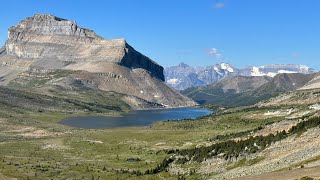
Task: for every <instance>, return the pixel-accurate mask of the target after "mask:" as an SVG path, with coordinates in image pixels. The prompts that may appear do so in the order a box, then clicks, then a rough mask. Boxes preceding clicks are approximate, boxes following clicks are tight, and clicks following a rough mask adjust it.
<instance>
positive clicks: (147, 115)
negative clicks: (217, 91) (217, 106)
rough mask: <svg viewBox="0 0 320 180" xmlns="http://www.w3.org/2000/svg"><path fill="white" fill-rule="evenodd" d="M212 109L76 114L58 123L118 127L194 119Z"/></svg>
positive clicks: (83, 126) (77, 125)
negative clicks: (114, 115)
mask: <svg viewBox="0 0 320 180" xmlns="http://www.w3.org/2000/svg"><path fill="white" fill-rule="evenodd" d="M211 113H212V111H209V110H207V109H202V108H194V107H188V108H174V109H154V110H142V111H131V112H129V113H127V114H125V115H124V116H121V117H106V116H77V117H69V118H66V119H64V120H62V121H61V122H60V123H61V124H63V125H67V126H72V127H78V128H88V129H89V128H90V129H98V128H118V127H130V126H150V125H151V124H153V123H156V122H159V121H165V120H181V119H189V118H191V119H195V118H197V117H201V116H206V115H209V114H211Z"/></svg>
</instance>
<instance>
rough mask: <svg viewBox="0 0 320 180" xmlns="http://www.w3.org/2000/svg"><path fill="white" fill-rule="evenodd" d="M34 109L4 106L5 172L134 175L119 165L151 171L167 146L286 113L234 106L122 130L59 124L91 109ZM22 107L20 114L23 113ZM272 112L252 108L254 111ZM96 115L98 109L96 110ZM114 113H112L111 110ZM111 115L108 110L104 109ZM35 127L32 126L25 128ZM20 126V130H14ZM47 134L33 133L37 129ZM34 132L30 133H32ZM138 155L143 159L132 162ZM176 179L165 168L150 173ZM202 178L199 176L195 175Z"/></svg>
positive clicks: (1, 156)
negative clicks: (230, 109) (262, 115)
mask: <svg viewBox="0 0 320 180" xmlns="http://www.w3.org/2000/svg"><path fill="white" fill-rule="evenodd" d="M57 111H58V109H56V111H53V112H51V111H46V112H38V111H36V112H34V111H31V110H29V109H24V108H20V107H17V108H16V110H14V109H12V108H11V107H9V106H6V105H2V109H1V111H0V112H1V117H2V118H1V119H2V121H3V123H1V125H0V128H1V129H2V131H1V133H0V139H1V143H0V149H1V152H0V169H1V171H0V173H2V174H4V175H5V176H9V177H17V178H23V177H26V176H29V177H31V178H39V179H43V178H46V177H56V178H58V179H60V178H74V177H77V178H81V177H82V176H84V177H85V178H92V176H94V177H95V178H97V177H99V176H100V178H102V179H104V178H107V177H108V178H114V179H115V178H117V177H118V178H122V179H127V178H133V179H140V178H141V177H137V176H134V175H130V174H126V173H124V174H121V173H117V172H116V171H115V170H121V169H129V170H142V171H143V170H146V169H149V168H153V167H155V166H156V165H157V164H159V163H160V162H161V161H162V160H163V159H164V158H165V157H168V156H169V155H168V154H166V153H165V152H164V151H162V150H164V149H173V148H188V147H193V146H195V145H198V144H205V143H208V142H209V141H208V140H209V139H210V138H213V137H215V136H216V135H218V134H226V133H231V132H239V131H243V130H249V129H255V128H257V127H258V126H264V125H265V124H268V123H270V122H274V121H279V120H281V118H278V117H277V118H269V119H264V120H261V119H256V118H252V117H249V116H248V113H245V112H243V111H238V110H237V111H233V112H231V113H226V114H221V115H219V116H214V115H211V116H208V117H205V118H202V119H200V120H185V121H179V122H178V121H169V122H160V123H157V124H154V125H153V126H151V127H131V128H120V129H99V130H87V129H75V128H69V127H65V126H62V125H59V124H57V122H58V121H59V120H61V119H63V118H64V117H67V116H71V115H79V114H84V113H87V112H76V113H70V112H66V113H61V112H57ZM17 112H18V113H17ZM264 112H266V109H252V110H251V112H250V114H252V113H253V114H259V113H264ZM90 113H92V114H94V112H90ZM109 113H110V112H109ZM102 114H104V115H108V112H106V113H102ZM28 128H33V129H32V130H24V129H28ZM10 129H14V130H15V131H8V130H10ZM39 130H41V131H45V132H46V133H47V136H41V137H37V136H32V135H34V134H36V132H37V131H39ZM28 133H29V134H31V136H30V135H29V136H26V134H28ZM130 158H138V159H139V160H138V161H130V162H129V161H128V159H130ZM160 176H161V177H164V178H174V179H175V178H176V177H174V176H171V175H169V174H168V173H167V172H162V173H160V174H157V175H153V176H144V178H156V179H158V178H160ZM195 177H197V176H195Z"/></svg>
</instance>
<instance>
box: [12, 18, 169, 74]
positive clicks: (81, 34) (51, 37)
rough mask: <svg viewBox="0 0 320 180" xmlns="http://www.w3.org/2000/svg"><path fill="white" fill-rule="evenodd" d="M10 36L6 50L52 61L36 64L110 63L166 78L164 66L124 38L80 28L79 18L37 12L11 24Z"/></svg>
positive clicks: (60, 66) (14, 53)
mask: <svg viewBox="0 0 320 180" xmlns="http://www.w3.org/2000/svg"><path fill="white" fill-rule="evenodd" d="M8 37H9V39H8V41H7V42H6V51H7V53H8V54H9V55H14V56H17V57H19V58H40V59H47V60H48V63H41V64H35V66H40V67H44V68H49V69H51V68H62V67H63V66H65V64H68V63H72V62H73V63H88V62H89V63H90V62H95V63H97V62H99V61H100V62H110V63H118V64H120V65H123V66H126V67H128V68H143V69H146V70H148V71H150V72H151V73H152V74H153V75H154V76H156V77H158V78H159V79H161V80H164V76H163V68H162V67H161V66H160V65H158V64H157V63H155V62H153V61H152V60H151V59H149V58H148V57H146V56H144V55H142V54H141V53H139V52H137V51H136V50H134V49H133V48H132V47H131V46H130V45H128V44H127V43H126V41H125V40H124V39H115V40H106V39H103V38H102V37H100V36H98V35H97V34H96V33H95V32H94V31H92V30H89V29H86V28H82V27H79V26H78V25H77V23H76V22H75V21H69V20H65V19H62V18H58V17H55V16H52V15H42V14H36V15H34V16H33V17H28V18H26V19H25V20H23V21H21V22H20V23H19V24H17V25H16V26H13V27H11V28H10V29H9V31H8ZM42 61H45V60H42ZM83 61H85V62H83ZM52 62H54V64H53V63H52ZM84 70H85V69H84Z"/></svg>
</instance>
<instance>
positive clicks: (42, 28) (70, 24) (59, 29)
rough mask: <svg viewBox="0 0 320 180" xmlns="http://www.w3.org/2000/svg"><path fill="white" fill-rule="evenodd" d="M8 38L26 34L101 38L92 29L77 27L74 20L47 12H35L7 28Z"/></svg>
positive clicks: (22, 36)
mask: <svg viewBox="0 0 320 180" xmlns="http://www.w3.org/2000/svg"><path fill="white" fill-rule="evenodd" d="M8 34H9V39H11V40H22V39H24V38H28V37H30V36H28V34H37V35H67V36H77V37H87V38H93V39H101V37H99V36H98V35H97V34H96V33H95V32H94V31H92V30H89V29H86V28H82V27H79V26H78V25H77V22H76V21H70V20H66V19H63V18H59V17H56V16H53V15H47V14H35V15H34V16H32V17H27V18H26V19H24V20H22V21H21V22H20V23H18V24H17V25H16V26H13V27H11V28H10V29H9V32H8Z"/></svg>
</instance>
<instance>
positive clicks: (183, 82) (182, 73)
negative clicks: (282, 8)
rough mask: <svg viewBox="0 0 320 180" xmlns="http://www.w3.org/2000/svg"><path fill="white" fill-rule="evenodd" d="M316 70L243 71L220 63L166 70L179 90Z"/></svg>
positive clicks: (275, 66)
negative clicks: (229, 79) (232, 78)
mask: <svg viewBox="0 0 320 180" xmlns="http://www.w3.org/2000/svg"><path fill="white" fill-rule="evenodd" d="M313 72H314V70H313V69H311V68H309V67H307V66H304V65H294V64H272V65H265V66H251V67H246V68H243V69H238V68H235V67H234V66H232V65H230V64H227V63H219V64H215V65H212V66H207V67H197V68H193V67H191V66H189V65H187V64H184V63H181V64H179V65H178V66H172V67H167V68H165V79H166V83H167V84H168V85H169V86H171V87H173V88H175V89H177V90H184V89H187V88H189V87H197V86H205V85H209V84H211V83H214V82H217V81H218V80H220V79H222V78H224V77H229V76H237V75H242V76H269V77H274V76H276V75H277V74H281V73H303V74H310V73H313Z"/></svg>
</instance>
